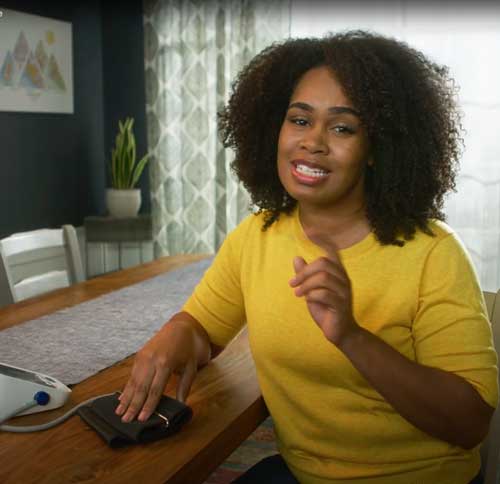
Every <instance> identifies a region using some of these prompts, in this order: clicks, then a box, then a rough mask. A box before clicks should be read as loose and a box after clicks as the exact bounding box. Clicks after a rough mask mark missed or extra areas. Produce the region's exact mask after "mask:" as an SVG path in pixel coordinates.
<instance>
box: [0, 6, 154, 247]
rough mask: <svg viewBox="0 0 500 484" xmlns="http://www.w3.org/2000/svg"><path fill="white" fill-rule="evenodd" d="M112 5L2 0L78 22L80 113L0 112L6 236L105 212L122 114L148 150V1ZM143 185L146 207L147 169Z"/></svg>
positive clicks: (0, 223) (0, 221)
mask: <svg viewBox="0 0 500 484" xmlns="http://www.w3.org/2000/svg"><path fill="white" fill-rule="evenodd" d="M112 3H113V2H105V1H104V0H102V1H101V0H86V1H83V0H82V1H79V2H62V1H61V2H57V1H49V2H39V1H33V0H27V1H22V2H20V1H19V0H18V1H9V0H5V1H4V0H2V8H5V9H12V10H18V11H23V12H26V13H31V14H35V15H41V16H45V17H52V18H56V19H58V20H63V21H68V22H71V23H72V27H73V92H74V114H45V113H18V112H3V111H0V139H1V147H2V149H1V151H0V153H1V155H0V166H1V171H0V173H1V175H0V237H3V236H6V235H8V234H10V233H13V232H20V231H25V230H33V229H36V228H41V227H56V226H60V225H62V224H65V223H71V224H74V225H81V224H82V223H83V218H84V217H85V216H86V215H96V214H101V215H103V214H105V211H106V210H105V202H104V197H105V188H106V186H107V185H108V182H107V178H108V170H107V161H108V159H109V156H110V152H111V147H112V143H113V141H114V137H115V134H116V129H117V123H118V119H120V118H124V117H126V116H133V117H134V118H135V134H136V138H137V146H138V154H140V155H142V154H143V153H144V152H145V151H146V146H147V141H146V125H145V93H144V58H143V51H144V49H143V45H144V43H143V27H142V2H141V1H140V0H133V1H132V0H131V1H127V2H123V3H122V4H121V5H120V8H119V9H117V8H116V5H114V3H113V5H111V4H112ZM7 20H8V18H6V16H5V15H4V17H3V18H2V22H5V21H7ZM0 61H1V59H0ZM141 188H142V198H143V206H142V208H141V211H142V212H147V211H149V208H150V202H149V183H148V173H147V171H146V172H145V173H144V175H143V177H142V179H141Z"/></svg>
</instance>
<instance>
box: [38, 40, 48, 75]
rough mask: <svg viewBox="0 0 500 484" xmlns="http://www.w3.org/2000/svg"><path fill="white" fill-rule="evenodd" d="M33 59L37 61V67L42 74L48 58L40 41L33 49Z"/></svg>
mask: <svg viewBox="0 0 500 484" xmlns="http://www.w3.org/2000/svg"><path fill="white" fill-rule="evenodd" d="M35 57H36V60H37V61H38V65H39V66H40V69H42V72H44V71H45V68H46V67H47V61H48V59H49V57H48V56H47V53H46V52H45V47H44V46H43V42H42V41H41V40H39V41H38V44H37V46H36V49H35Z"/></svg>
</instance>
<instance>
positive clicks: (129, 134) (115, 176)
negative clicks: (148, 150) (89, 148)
mask: <svg viewBox="0 0 500 484" xmlns="http://www.w3.org/2000/svg"><path fill="white" fill-rule="evenodd" d="M133 126H134V118H131V117H127V118H125V120H123V121H122V120H118V133H117V135H116V138H115V146H114V148H113V149H112V150H111V162H110V165H109V167H110V171H111V185H112V187H113V188H117V189H126V188H134V187H135V185H136V184H137V182H138V181H139V178H140V176H141V174H142V172H143V170H144V167H145V165H146V163H147V162H148V160H149V154H146V155H145V156H144V157H143V158H142V159H141V160H140V161H139V162H138V163H136V156H137V145H136V141H135V136H134V132H133Z"/></svg>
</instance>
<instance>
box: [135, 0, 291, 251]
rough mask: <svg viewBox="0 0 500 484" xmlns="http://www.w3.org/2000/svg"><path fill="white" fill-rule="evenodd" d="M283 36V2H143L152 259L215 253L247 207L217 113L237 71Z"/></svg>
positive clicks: (286, 21)
mask: <svg viewBox="0 0 500 484" xmlns="http://www.w3.org/2000/svg"><path fill="white" fill-rule="evenodd" d="M288 33H289V2H288V0H286V1H285V0H279V1H273V2H269V1H260V0H254V1H251V0H213V1H203V0H196V1H195V0H191V1H185V0H156V1H150V0H145V3H144V34H145V69H146V100H147V105H146V110H147V125H148V145H149V150H150V152H151V153H152V155H153V157H152V159H151V163H150V177H151V207H152V216H153V239H154V250H155V256H156V257H160V256H162V255H172V254H177V253H193V252H200V253H202V252H203V253H209V252H215V251H216V250H217V249H218V247H219V246H220V244H221V243H222V241H223V240H224V238H225V236H226V234H227V233H228V231H230V230H232V229H233V228H234V227H235V226H236V225H237V224H238V222H239V221H240V220H241V219H242V218H243V217H244V216H245V215H246V214H247V213H249V210H250V206H249V197H248V195H247V193H246V192H245V191H244V189H243V188H242V187H241V186H240V185H239V184H238V183H237V181H236V180H235V177H234V175H233V174H232V173H231V172H230V168H229V164H230V162H231V160H232V156H231V153H230V152H229V150H225V149H224V148H223V147H222V144H221V143H220V141H219V138H218V132H217V111H218V110H219V109H220V108H221V107H222V106H223V105H224V104H225V103H226V102H227V100H228V97H229V93H230V88H231V83H232V81H233V80H234V79H235V76H236V74H237V73H238V72H239V70H240V69H241V68H242V67H243V66H244V65H245V64H246V63H247V62H248V61H249V60H250V59H251V58H252V57H253V56H254V55H255V54H256V53H258V52H260V51H261V50H262V49H263V48H264V47H266V46H267V45H269V44H270V43H272V42H274V41H276V40H280V39H282V38H285V37H288Z"/></svg>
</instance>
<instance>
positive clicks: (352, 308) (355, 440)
mask: <svg viewBox="0 0 500 484" xmlns="http://www.w3.org/2000/svg"><path fill="white" fill-rule="evenodd" d="M453 94H454V93H453V91H452V88H451V83H450V81H449V79H448V78H447V74H446V70H445V69H443V68H441V67H439V66H437V65H435V64H434V63H432V62H430V61H429V60H428V59H426V58H425V57H424V56H423V55H422V54H421V53H419V52H417V51H415V50H413V49H411V48H409V47H408V46H407V45H405V44H403V43H400V42H397V41H395V40H392V39H388V38H384V37H381V36H378V35H373V34H368V33H365V32H359V31H355V32H348V33H345V34H339V35H332V36H328V37H325V38H323V39H297V40H288V41H286V42H284V43H282V44H276V45H273V46H271V47H269V48H267V49H266V50H265V51H263V52H262V53H261V54H259V55H258V56H257V57H256V58H255V59H254V60H253V61H252V62H251V63H250V64H249V65H248V66H247V67H246V68H245V69H244V70H243V72H242V73H241V74H240V76H239V77H238V80H237V83H236V84H235V88H234V93H233V95H232V97H231V99H230V101H229V105H228V106H227V108H226V109H225V111H224V112H223V113H222V115H221V127H222V134H223V138H224V141H225V144H226V146H230V147H233V148H234V149H235V152H236V158H235V161H234V164H233V168H234V170H235V172H236V173H237V175H238V177H239V178H240V180H242V182H243V183H244V184H245V186H246V188H247V189H248V190H249V192H250V194H251V196H252V201H253V203H254V204H255V205H256V206H257V207H258V208H259V212H258V213H257V214H255V215H250V216H249V217H248V218H246V219H245V220H244V221H243V222H242V223H241V224H240V225H239V226H238V228H237V229H236V230H235V231H233V232H232V233H231V234H230V235H229V236H228V237H227V239H226V241H225V242H224V244H223V246H222V247H221V249H220V250H219V252H218V254H217V256H216V258H215V260H214V263H213V264H212V266H211V268H210V269H209V270H208V271H207V273H206V274H205V275H204V277H203V279H202V281H201V282H200V284H199V285H198V287H197V288H196V289H195V291H194V293H193V295H192V296H191V297H190V299H189V300H188V301H187V303H186V304H185V306H184V308H183V311H182V312H181V313H179V314H177V315H175V316H174V317H173V318H172V320H171V321H170V322H169V323H168V324H167V325H165V326H164V327H163V329H162V330H161V331H160V332H159V333H158V334H157V335H155V336H154V337H153V338H152V339H151V340H150V341H149V342H148V343H147V344H146V346H145V347H144V348H143V349H142V350H141V351H140V352H139V353H138V355H137V358H136V361H135V364H134V368H133V370H132V375H131V377H130V380H129V382H128V383H127V385H126V387H125V389H124V392H123V394H122V397H121V403H120V405H119V407H118V408H117V413H118V414H119V415H123V420H124V421H130V420H131V419H133V418H135V417H136V416H138V418H139V420H143V419H146V418H147V417H148V416H149V415H150V414H151V412H152V411H153V409H154V407H155V405H156V403H157V401H158V398H159V396H160V395H161V393H162V392H163V389H164V387H165V383H166V381H167V380H168V378H169V376H170V374H171V373H172V372H178V373H180V374H181V377H180V382H179V388H178V397H179V398H180V399H185V398H186V396H187V394H188V392H189V388H190V386H191V383H192V381H193V379H194V377H195V374H196V370H197V368H198V367H199V366H201V365H203V364H205V363H207V362H208V361H209V360H210V358H211V357H213V356H214V355H216V354H217V353H218V352H219V351H220V350H221V349H222V348H223V347H224V346H225V345H226V344H227V343H228V342H229V341H230V340H231V339H232V338H233V337H234V336H235V335H236V334H237V332H238V331H239V330H240V328H241V327H242V325H243V324H244V322H245V321H246V322H247V324H248V331H249V340H250V345H251V349H252V354H253V357H254V360H255V365H256V369H257V374H258V378H259V383H260V386H261V389H262V393H263V396H264V398H265V401H266V404H267V406H268V408H269V411H270V413H271V416H272V417H273V420H274V423H275V428H276V434H277V437H278V444H279V450H280V455H279V456H276V457H274V458H272V459H270V460H266V461H264V462H262V463H260V465H259V464H258V465H257V466H256V467H255V468H254V469H251V470H250V471H249V472H248V473H247V474H246V475H245V476H243V477H242V478H241V479H240V482H281V481H280V479H281V480H282V482H296V479H297V480H298V481H300V482H303V483H313V484H316V483H318V484H323V483H337V482H345V481H349V480H350V481H351V482H355V483H359V484H361V483H365V482H366V483H373V484H376V483H377V484H378V483H380V484H408V483H440V484H448V483H449V484H462V483H463V484H467V483H469V482H480V477H479V476H478V473H479V468H480V461H479V453H478V445H479V444H480V442H481V441H482V439H483V438H484V437H485V435H486V433H487V430H488V425H489V421H490V418H491V416H492V414H493V411H494V408H495V406H496V404H497V398H498V388H497V366H496V365H497V359H496V354H495V352H494V349H493V345H492V336H491V329H490V326H489V323H488V319H487V315H486V311H485V307H484V302H483V299H482V295H481V291H480V288H479V284H478V281H477V277H476V275H475V273H474V269H473V267H472V264H471V261H470V259H469V257H468V255H467V254H466V252H465V249H464V248H463V246H462V244H461V243H460V242H459V240H458V238H457V236H456V235H455V234H454V232H453V231H452V230H451V229H450V228H449V227H448V226H447V225H446V224H445V223H444V222H443V219H444V215H443V213H442V211H441V208H442V204H443V197H444V195H445V194H446V192H447V191H449V190H450V189H453V188H454V178H455V165H456V163H457V161H458V157H459V153H460V150H459V145H460V142H461V139H460V133H459V126H460V122H459V117H458V115H457V110H456V106H455V103H454V97H453ZM263 476H265V477H266V478H267V481H266V480H265V479H264V478H263Z"/></svg>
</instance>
